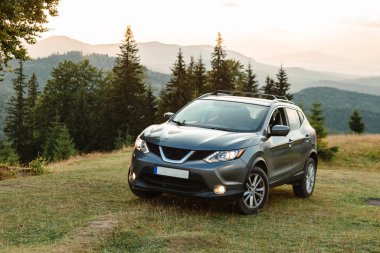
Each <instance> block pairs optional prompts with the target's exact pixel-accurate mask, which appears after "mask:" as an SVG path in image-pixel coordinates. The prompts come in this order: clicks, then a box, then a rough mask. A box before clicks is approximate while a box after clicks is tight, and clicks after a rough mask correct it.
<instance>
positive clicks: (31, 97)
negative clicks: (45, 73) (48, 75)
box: [28, 73, 39, 109]
mask: <svg viewBox="0 0 380 253" xmlns="http://www.w3.org/2000/svg"><path fill="white" fill-rule="evenodd" d="M38 94H39V92H38V82H37V77H36V74H35V73H33V74H32V77H31V78H30V80H29V82H28V107H29V109H31V108H33V107H34V106H35V105H36V101H37V96H38Z"/></svg>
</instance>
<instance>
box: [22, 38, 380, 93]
mask: <svg viewBox="0 0 380 253" xmlns="http://www.w3.org/2000/svg"><path fill="white" fill-rule="evenodd" d="M27 47H28V50H29V53H30V55H31V56H32V57H33V58H38V57H47V56H49V55H51V54H54V53H60V54H62V53H66V52H69V51H81V52H82V53H83V54H85V55H86V54H92V53H96V54H106V55H109V56H115V55H116V54H117V53H118V52H119V44H102V45H90V44H86V43H83V42H81V41H78V40H73V39H71V38H68V37H65V36H55V37H50V38H47V39H44V40H41V41H39V42H38V43H37V44H35V45H28V46H27ZM138 48H139V54H140V58H141V63H142V64H143V65H145V66H146V67H147V68H148V69H150V70H152V71H156V72H160V73H165V74H170V67H171V66H172V65H173V63H174V61H175V59H176V56H177V53H178V49H179V48H181V49H182V52H183V54H184V56H185V60H186V61H187V62H189V59H190V56H194V57H195V58H197V57H199V56H202V58H203V60H204V62H205V64H206V67H207V68H209V67H210V58H211V53H212V52H213V46H210V45H192V46H180V45H173V44H164V43H160V42H145V43H138ZM227 56H228V58H234V59H236V60H239V61H240V62H241V63H243V64H244V65H247V64H248V62H250V63H251V64H252V66H253V69H254V72H255V73H256V74H257V76H258V80H259V82H260V84H263V83H264V80H265V78H266V76H267V75H269V76H272V77H273V78H274V77H275V74H276V73H277V71H278V68H279V67H280V64H281V61H277V62H275V65H269V64H264V63H261V62H258V61H256V60H255V59H252V58H250V57H247V56H245V55H243V54H240V53H238V52H235V51H230V50H227ZM298 57H301V58H303V59H304V63H305V64H303V65H298V67H296V66H297V65H290V64H288V63H287V62H286V61H283V63H284V67H285V68H286V70H287V72H288V74H289V81H290V83H291V84H292V86H291V89H292V90H291V91H292V92H297V91H299V90H302V89H305V88H309V87H313V86H315V83H317V82H319V81H321V80H328V81H332V82H334V83H328V82H326V84H324V85H323V86H330V85H331V86H332V87H335V88H339V89H345V86H344V84H343V83H342V81H344V80H349V79H354V78H358V77H357V76H355V75H351V74H337V73H333V71H334V69H331V68H327V69H328V70H329V72H322V71H311V70H308V69H305V67H306V68H307V67H312V66H309V65H308V64H307V63H310V64H313V57H314V58H315V61H317V62H318V64H323V63H324V64H325V65H329V64H330V65H331V64H335V65H337V66H338V67H339V66H340V65H341V64H343V63H344V62H345V59H340V58H339V59H337V57H335V58H334V57H333V56H328V55H327V56H326V55H322V54H321V53H315V52H314V53H311V54H307V55H299V56H298ZM333 58H334V59H335V60H332V59H333ZM301 63H302V62H301ZM301 67H303V68H301ZM378 87H380V84H379V86H378ZM367 88H369V87H367V85H366V84H361V86H360V87H358V89H356V88H355V86H352V90H353V91H358V92H365V91H364V90H365V89H367ZM379 94H380V93H379Z"/></svg>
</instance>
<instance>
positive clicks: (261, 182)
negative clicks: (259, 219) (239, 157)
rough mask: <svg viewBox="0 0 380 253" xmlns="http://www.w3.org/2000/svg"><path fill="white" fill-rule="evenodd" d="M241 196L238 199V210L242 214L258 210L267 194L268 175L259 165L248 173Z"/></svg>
mask: <svg viewBox="0 0 380 253" xmlns="http://www.w3.org/2000/svg"><path fill="white" fill-rule="evenodd" d="M244 190H245V191H244V193H243V196H242V197H241V198H240V199H239V200H238V202H237V207H238V211H239V212H240V213H242V214H252V213H257V212H259V211H260V210H261V209H262V208H263V207H264V205H265V203H266V202H267V200H268V196H269V183H268V177H267V175H266V174H265V172H264V171H263V170H262V169H261V168H260V167H254V168H253V169H252V170H251V171H250V172H249V174H248V177H247V180H246V182H245V185H244Z"/></svg>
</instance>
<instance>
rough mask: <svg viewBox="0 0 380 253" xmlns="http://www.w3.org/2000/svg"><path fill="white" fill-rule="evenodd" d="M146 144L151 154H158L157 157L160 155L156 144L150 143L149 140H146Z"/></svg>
mask: <svg viewBox="0 0 380 253" xmlns="http://www.w3.org/2000/svg"><path fill="white" fill-rule="evenodd" d="M146 145H147V146H148V149H149V151H150V152H152V153H153V154H155V155H158V156H159V157H161V154H160V149H159V148H158V145H157V144H154V143H151V142H146Z"/></svg>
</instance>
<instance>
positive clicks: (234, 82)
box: [224, 59, 245, 90]
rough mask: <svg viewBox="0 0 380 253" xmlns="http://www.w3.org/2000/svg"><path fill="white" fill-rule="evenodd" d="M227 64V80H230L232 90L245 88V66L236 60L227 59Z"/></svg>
mask: <svg viewBox="0 0 380 253" xmlns="http://www.w3.org/2000/svg"><path fill="white" fill-rule="evenodd" d="M224 64H225V74H226V80H229V81H228V82H229V84H230V85H229V88H228V89H230V90H239V89H240V88H241V87H242V86H243V82H244V79H245V73H244V70H243V69H244V66H243V64H241V63H240V61H237V60H234V59H227V60H225V62H224Z"/></svg>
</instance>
